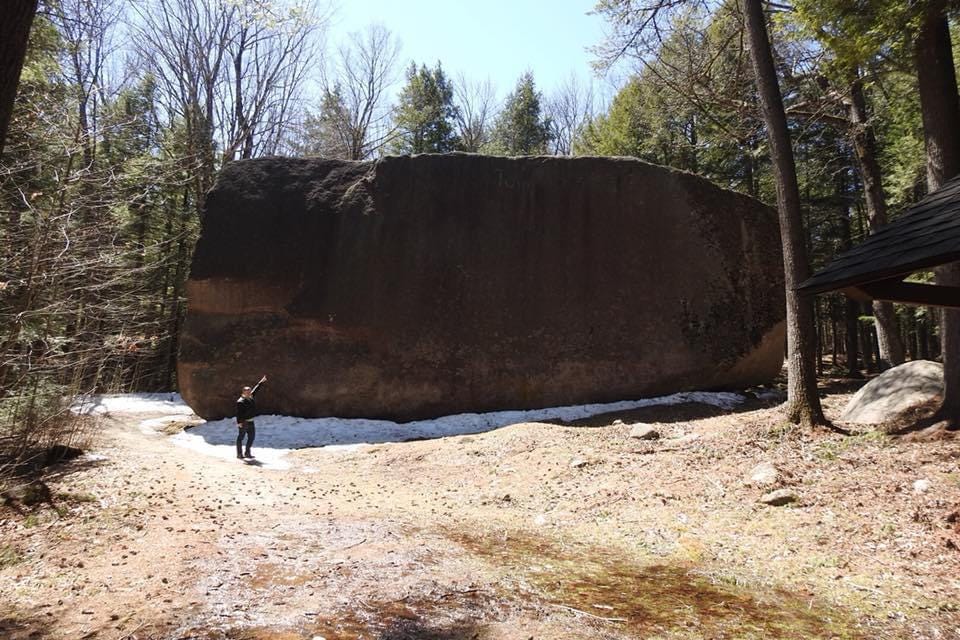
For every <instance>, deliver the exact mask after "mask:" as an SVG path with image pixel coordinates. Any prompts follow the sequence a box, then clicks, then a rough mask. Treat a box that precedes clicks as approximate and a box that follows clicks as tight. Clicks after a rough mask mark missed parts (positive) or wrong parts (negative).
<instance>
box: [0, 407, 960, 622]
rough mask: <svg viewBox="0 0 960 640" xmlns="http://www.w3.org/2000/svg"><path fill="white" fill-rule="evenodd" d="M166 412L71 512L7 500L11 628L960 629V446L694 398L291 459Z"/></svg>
mask: <svg viewBox="0 0 960 640" xmlns="http://www.w3.org/2000/svg"><path fill="white" fill-rule="evenodd" d="M833 391H836V392H835V393H831V394H830V395H829V396H828V397H827V399H826V406H827V409H828V412H829V413H830V414H831V415H833V416H837V415H839V413H840V410H841V409H842V407H843V405H844V403H845V401H846V400H847V399H848V398H849V395H848V393H849V389H847V388H837V389H834V390H833ZM148 417H149V416H142V415H141V416H127V415H123V414H113V415H109V416H107V417H105V418H103V423H102V430H101V435H100V436H99V437H98V438H97V439H96V441H95V443H94V447H93V453H94V454H97V455H94V456H92V457H90V456H88V457H85V458H80V459H77V460H75V461H72V462H70V463H67V464H65V465H63V466H61V467H59V468H58V469H56V470H55V471H54V473H53V474H52V476H51V477H50V478H49V479H48V482H49V484H50V486H51V487H52V488H53V489H54V490H55V492H56V493H57V494H58V496H57V498H56V499H55V503H56V507H57V508H56V509H54V508H52V507H47V506H44V507H39V508H37V509H35V510H33V511H28V512H24V513H16V512H14V511H12V510H11V509H0V536H2V538H0V603H2V604H0V638H4V639H10V640H19V639H21V638H51V639H61V638H62V639H67V638H69V639H76V638H103V639H119V638H131V639H133V638H141V639H142V638H202V639H208V640H218V639H225V638H231V639H241V638H249V639H263V638H276V639H299V638H306V639H316V638H324V639H326V640H332V639H339V638H371V639H382V640H400V639H404V638H411V639H412V638H422V639H434V640H454V639H470V638H477V639H481V638H497V639H500V638H502V639H523V640H526V639H528V638H537V639H561V638H598V639H599V638H609V639H621V638H665V639H666V638H758V639H759V638H931V639H933V638H942V639H948V640H953V639H960V440H957V439H956V438H951V437H946V438H936V439H929V438H928V439H924V438H917V437H915V436H911V437H890V436H886V435H881V434H879V433H877V432H872V433H861V434H858V435H854V436H851V437H845V436H842V435H838V434H834V433H828V432H817V433H809V432H805V431H802V430H799V429H796V428H793V427H791V426H790V425H788V424H786V423H784V422H783V420H782V419H781V417H780V414H779V413H778V411H777V410H776V408H770V407H764V406H761V405H760V403H759V402H757V403H754V404H753V405H751V406H746V407H744V408H743V409H741V410H738V411H736V412H729V411H723V410H720V409H717V408H715V407H708V406H705V405H698V404H684V405H678V406H673V407H651V408H647V409H640V410H637V411H633V412H630V413H629V414H624V415H607V416H602V417H600V418H592V419H589V420H585V421H582V422H581V423H578V424H561V423H555V424H550V423H526V424H516V425H512V426H508V427H504V428H502V429H498V430H496V431H491V432H488V433H483V434H477V435H469V436H459V437H451V438H443V439H438V440H429V441H417V442H409V443H402V444H379V445H374V446H370V447H364V448H360V449H357V450H354V451H346V452H345V451H342V450H341V451H337V452H331V451H330V450H325V449H305V450H301V451H299V452H296V453H295V454H293V455H292V456H291V462H292V463H293V464H292V467H291V468H290V469H289V470H283V471H278V470H271V469H264V468H259V467H257V466H256V465H255V464H244V463H242V462H239V461H236V460H231V461H226V460H222V459H217V458H213V457H208V456H204V455H202V454H200V453H197V452H195V451H191V450H188V449H185V448H182V447H177V446H174V445H173V444H172V443H171V442H170V439H169V436H167V435H164V434H157V435H146V434H144V433H143V431H142V430H141V429H140V427H139V424H140V422H141V420H143V419H144V418H148ZM617 419H619V420H622V422H615V420H617ZM636 421H643V422H649V423H656V426H657V428H658V429H659V430H660V431H661V433H662V436H663V437H662V438H661V439H659V440H655V441H641V440H636V439H632V438H630V437H629V432H630V424H631V423H633V422H636ZM101 457H102V459H100V458H101ZM761 462H769V463H772V464H774V465H775V466H776V467H777V468H778V469H779V475H780V478H779V480H778V481H777V482H776V484H774V485H772V486H766V487H758V486H752V485H750V484H748V483H746V482H745V480H747V479H748V477H749V475H750V472H751V470H752V469H753V468H754V467H755V466H756V465H757V464H758V463H761ZM918 481H920V482H918ZM776 488H786V489H789V490H791V491H793V492H794V493H795V494H796V496H797V497H798V501H797V502H796V503H794V504H790V505H787V506H781V507H771V506H767V505H764V504H760V503H758V501H757V500H758V498H759V497H760V496H761V495H762V494H764V493H766V492H767V491H770V490H772V489H776Z"/></svg>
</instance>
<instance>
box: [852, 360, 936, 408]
mask: <svg viewBox="0 0 960 640" xmlns="http://www.w3.org/2000/svg"><path fill="white" fill-rule="evenodd" d="M942 394H943V365H942V364H940V363H939V362H930V361H929V360H912V361H910V362H905V363H903V364H901V365H898V366H896V367H893V368H892V369H887V370H886V371H884V372H883V373H881V374H880V375H879V376H877V377H876V378H874V379H873V380H871V381H870V382H868V383H867V384H865V385H863V387H861V388H860V390H859V391H857V393H855V394H854V396H853V397H852V398H850V402H848V403H847V407H846V409H844V410H843V415H842V416H840V419H841V420H842V421H844V422H852V423H856V424H880V423H883V422H886V421H888V420H890V419H892V418H894V417H896V416H897V415H898V414H900V413H903V412H904V411H906V410H907V409H910V408H911V407H915V406H917V405H918V404H923V403H924V402H928V401H929V400H931V399H933V398H935V397H937V396H940V395H942Z"/></svg>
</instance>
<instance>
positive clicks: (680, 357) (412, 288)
mask: <svg viewBox="0 0 960 640" xmlns="http://www.w3.org/2000/svg"><path fill="white" fill-rule="evenodd" d="M188 296H189V309H188V312H187V318H186V321H185V325H184V328H183V333H182V341H181V350H180V360H179V372H178V373H179V387H180V391H181V393H182V394H183V397H184V398H185V399H186V401H187V402H188V403H189V404H190V406H191V407H193V409H194V410H195V411H196V412H197V413H198V414H199V415H201V416H203V417H205V418H214V417H222V416H227V415H232V412H233V410H234V402H235V400H236V397H237V394H238V392H239V388H240V386H241V385H242V384H252V383H253V382H255V381H256V380H257V379H258V378H259V376H260V375H261V374H263V373H266V374H267V375H269V377H270V380H269V382H268V383H267V385H265V386H264V388H263V390H262V391H261V392H260V393H259V394H258V397H257V401H258V407H259V410H260V412H261V413H284V414H290V415H301V416H323V415H336V416H342V417H358V416H363V417H381V418H392V419H399V420H409V419H416V418H424V417H432V416H438V415H443V414H451V413H459V412H468V411H469V412H481V411H491V410H498V409H521V408H533V407H545V406H556V405H566V404H581V403H587V402H606V401H615V400H621V399H631V398H637V397H643V396H651V395H658V394H664V393H672V392H675V391H682V390H690V389H715V388H743V387H747V386H750V385H755V384H760V383H763V382H767V381H769V380H770V379H771V378H772V377H774V376H775V375H776V374H777V373H778V372H779V371H780V368H781V365H782V362H783V343H784V324H783V314H784V298H783V281H782V264H781V256H780V244H779V235H778V228H777V217H776V213H775V212H774V211H773V210H772V209H770V208H769V207H767V206H765V205H763V204H761V203H759V202H757V201H756V200H753V199H751V198H748V197H746V196H743V195H740V194H736V193H733V192H729V191H725V190H723V189H720V188H719V187H716V186H714V185H713V184H711V183H709V182H707V181H705V180H703V179H700V178H698V177H696V176H693V175H689V174H686V173H682V172H677V171H672V170H669V169H665V168H663V167H657V166H654V165H650V164H646V163H644V162H640V161H638V160H633V159H625V158H574V159H571V158H516V159H509V158H498V157H486V156H474V155H465V154H452V155H424V156H414V157H389V158H386V159H384V160H381V161H379V162H376V163H373V162H370V163H365V162H357V163H353V162H341V161H333V160H325V159H298V160H293V159H279V158H268V159H261V160H250V161H242V162H233V163H231V164H229V165H228V166H227V167H226V168H225V169H224V170H223V172H222V174H221V176H220V178H219V180H218V182H217V185H216V187H215V188H214V189H213V190H212V191H211V193H210V194H209V196H208V200H207V204H206V214H205V219H204V226H203V232H202V235H201V237H200V241H199V243H198V245H197V249H196V253H195V255H194V261H193V268H192V273H191V278H190V281H189V283H188Z"/></svg>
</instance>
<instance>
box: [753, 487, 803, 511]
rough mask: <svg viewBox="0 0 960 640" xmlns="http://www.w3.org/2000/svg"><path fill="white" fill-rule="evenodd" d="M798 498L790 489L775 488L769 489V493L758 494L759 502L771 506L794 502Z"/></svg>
mask: <svg viewBox="0 0 960 640" xmlns="http://www.w3.org/2000/svg"><path fill="white" fill-rule="evenodd" d="M799 499H800V497H799V496H798V495H797V494H796V493H794V492H793V491H791V490H790V489H777V490H776V491H771V492H770V493H765V494H763V495H762V496H760V500H759V502H762V503H763V504H768V505H770V506H771V507H782V506H783V505H785V504H790V503H792V502H796V501H798V500H799Z"/></svg>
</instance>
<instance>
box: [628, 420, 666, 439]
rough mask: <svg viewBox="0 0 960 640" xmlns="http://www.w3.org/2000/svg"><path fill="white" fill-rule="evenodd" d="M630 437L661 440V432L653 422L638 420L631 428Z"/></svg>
mask: <svg viewBox="0 0 960 640" xmlns="http://www.w3.org/2000/svg"><path fill="white" fill-rule="evenodd" d="M630 437H631V438H634V439H636V440H659V439H660V432H659V431H657V428H656V427H654V426H653V425H652V424H646V423H644V422H638V423H637V424H635V425H633V427H632V428H631V429H630Z"/></svg>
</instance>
